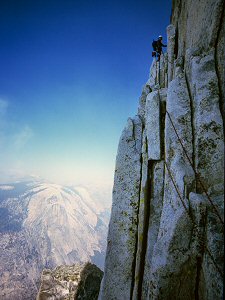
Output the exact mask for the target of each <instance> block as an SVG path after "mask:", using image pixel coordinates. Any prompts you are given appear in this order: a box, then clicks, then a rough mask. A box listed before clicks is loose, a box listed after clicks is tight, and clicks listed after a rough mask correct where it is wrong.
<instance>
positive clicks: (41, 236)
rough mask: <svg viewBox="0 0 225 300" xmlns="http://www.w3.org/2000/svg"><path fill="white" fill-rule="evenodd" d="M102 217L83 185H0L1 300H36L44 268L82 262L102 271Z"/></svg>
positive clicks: (98, 206) (104, 220)
mask: <svg viewBox="0 0 225 300" xmlns="http://www.w3.org/2000/svg"><path fill="white" fill-rule="evenodd" d="M106 219H107V217H106V215H105V211H104V209H103V208H102V207H101V206H100V205H97V204H95V202H94V201H93V199H92V198H91V197H90V195H89V194H88V192H87V190H85V189H84V188H81V187H76V188H69V187H63V186H60V185H55V184H49V183H44V182H25V183H15V184H12V185H8V186H6V185H0V249H1V251H0V299H1V298H3V299H5V300H14V299H15V300H20V299H21V300H26V299H28V300H31V299H34V298H35V297H36V295H37V292H38V288H39V282H40V276H41V272H42V270H43V269H44V268H54V267H56V266H57V265H62V264H68V265H69V264H73V263H75V262H86V261H92V262H94V263H96V264H98V266H100V267H101V268H102V267H103V263H104V255H105V243H106V242H105V240H106V234H107V223H106Z"/></svg>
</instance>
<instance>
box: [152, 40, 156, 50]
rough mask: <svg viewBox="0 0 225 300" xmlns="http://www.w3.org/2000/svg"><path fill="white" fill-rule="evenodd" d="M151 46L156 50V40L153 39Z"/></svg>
mask: <svg viewBox="0 0 225 300" xmlns="http://www.w3.org/2000/svg"><path fill="white" fill-rule="evenodd" d="M152 48H153V50H154V51H157V41H155V40H153V42H152Z"/></svg>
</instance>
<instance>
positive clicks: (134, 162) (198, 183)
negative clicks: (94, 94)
mask: <svg viewBox="0 0 225 300" xmlns="http://www.w3.org/2000/svg"><path fill="white" fill-rule="evenodd" d="M224 22H225V20H224V1H221V0H204V1H203V0H200V1H194V0H187V1H180V0H179V1H178V0H174V1H173V10H172V16H171V25H169V26H168V28H167V36H168V47H167V53H166V54H165V55H163V56H161V59H160V62H156V61H154V62H153V63H152V66H151V70H150V77H149V80H148V81H147V83H146V85H145V86H144V88H143V91H142V95H141V97H140V102H139V108H138V114H137V115H136V116H135V117H134V118H133V119H132V118H130V119H129V120H128V122H127V125H126V127H125V129H124V131H123V133H122V136H121V139H120V142H119V146H118V153H117V160H116V170H115V179H114V188H113V205H112V213H111V220H110V225H109V232H108V241H107V253H106V261H105V271H104V277H103V281H102V284H101V291H100V296H99V299H101V300H129V299H133V300H136V299H143V300H144V299H163V300H166V299H168V300H169V299H173V300H174V299H182V300H185V299H187V300H192V299H195V300H198V299H204V300H205V299H207V300H211V299H213V300H217V299H218V300H219V299H222V297H223V237H224V229H223V225H224V221H223V199H224V126H223V119H224V74H225V73H224V63H225V55H224V44H225V43H224V40H225V35H224Z"/></svg>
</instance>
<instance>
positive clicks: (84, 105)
mask: <svg viewBox="0 0 225 300" xmlns="http://www.w3.org/2000/svg"><path fill="white" fill-rule="evenodd" d="M170 13H171V5H170V1H169V0H158V1H140V0H137V1H132V0H130V1H123V0H120V1H115V0H114V1H107V0H105V1H97V0H96V1H95V0H93V1H88V0H86V1H84V0H83V1H76V0H74V1H72V0H54V1H53V0H45V1H42V0H27V1H24V0H19V1H18V0H14V1H11V0H1V1H0V39H1V46H0V181H1V182H6V181H8V180H10V178H11V179H12V178H17V177H21V176H25V175H31V174H32V175H37V176H40V177H43V178H47V179H49V180H52V181H56V182H59V183H74V184H77V183H84V182H95V181H99V182H112V178H113V172H114V164H115V158H116V151H117V146H118V141H119V137H120V134H121V131H122V129H123V127H124V125H125V123H126V120H127V118H128V117H129V116H133V115H135V114H136V111H137V106H138V98H139V96H140V94H141V89H142V86H143V85H144V84H145V82H146V81H147V79H148V74H149V67H150V64H151V61H152V57H151V51H152V49H151V43H152V39H153V38H157V36H158V35H159V34H162V35H163V37H164V41H166V26H167V25H168V24H169V19H170Z"/></svg>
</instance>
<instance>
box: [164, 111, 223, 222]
mask: <svg viewBox="0 0 225 300" xmlns="http://www.w3.org/2000/svg"><path fill="white" fill-rule="evenodd" d="M166 113H167V115H168V117H169V120H170V122H171V124H172V127H173V129H174V131H175V133H176V136H177V138H178V141H179V143H180V144H181V147H182V149H183V151H184V154H185V156H186V157H187V160H188V161H189V163H190V165H191V167H192V169H193V171H194V173H195V176H196V180H198V182H199V183H200V185H201V187H202V189H203V191H204V193H205V195H206V197H207V199H208V200H209V202H210V204H211V206H212V207H213V210H214V212H215V214H216V215H217V217H218V218H219V220H220V222H221V224H222V225H224V221H223V220H222V218H221V216H220V214H219V212H218V210H217V208H216V206H215V204H214V203H213V201H212V199H211V197H210V196H209V194H208V192H207V190H206V188H205V186H204V184H203V183H202V181H201V179H200V176H199V174H198V172H197V171H196V170H195V167H194V165H193V163H192V161H191V159H190V157H189V155H188V154H187V151H186V149H185V147H184V145H183V143H182V141H181V139H180V137H179V134H178V132H177V130H176V127H175V126H174V123H173V121H172V118H171V116H170V114H169V112H168V111H166Z"/></svg>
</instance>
